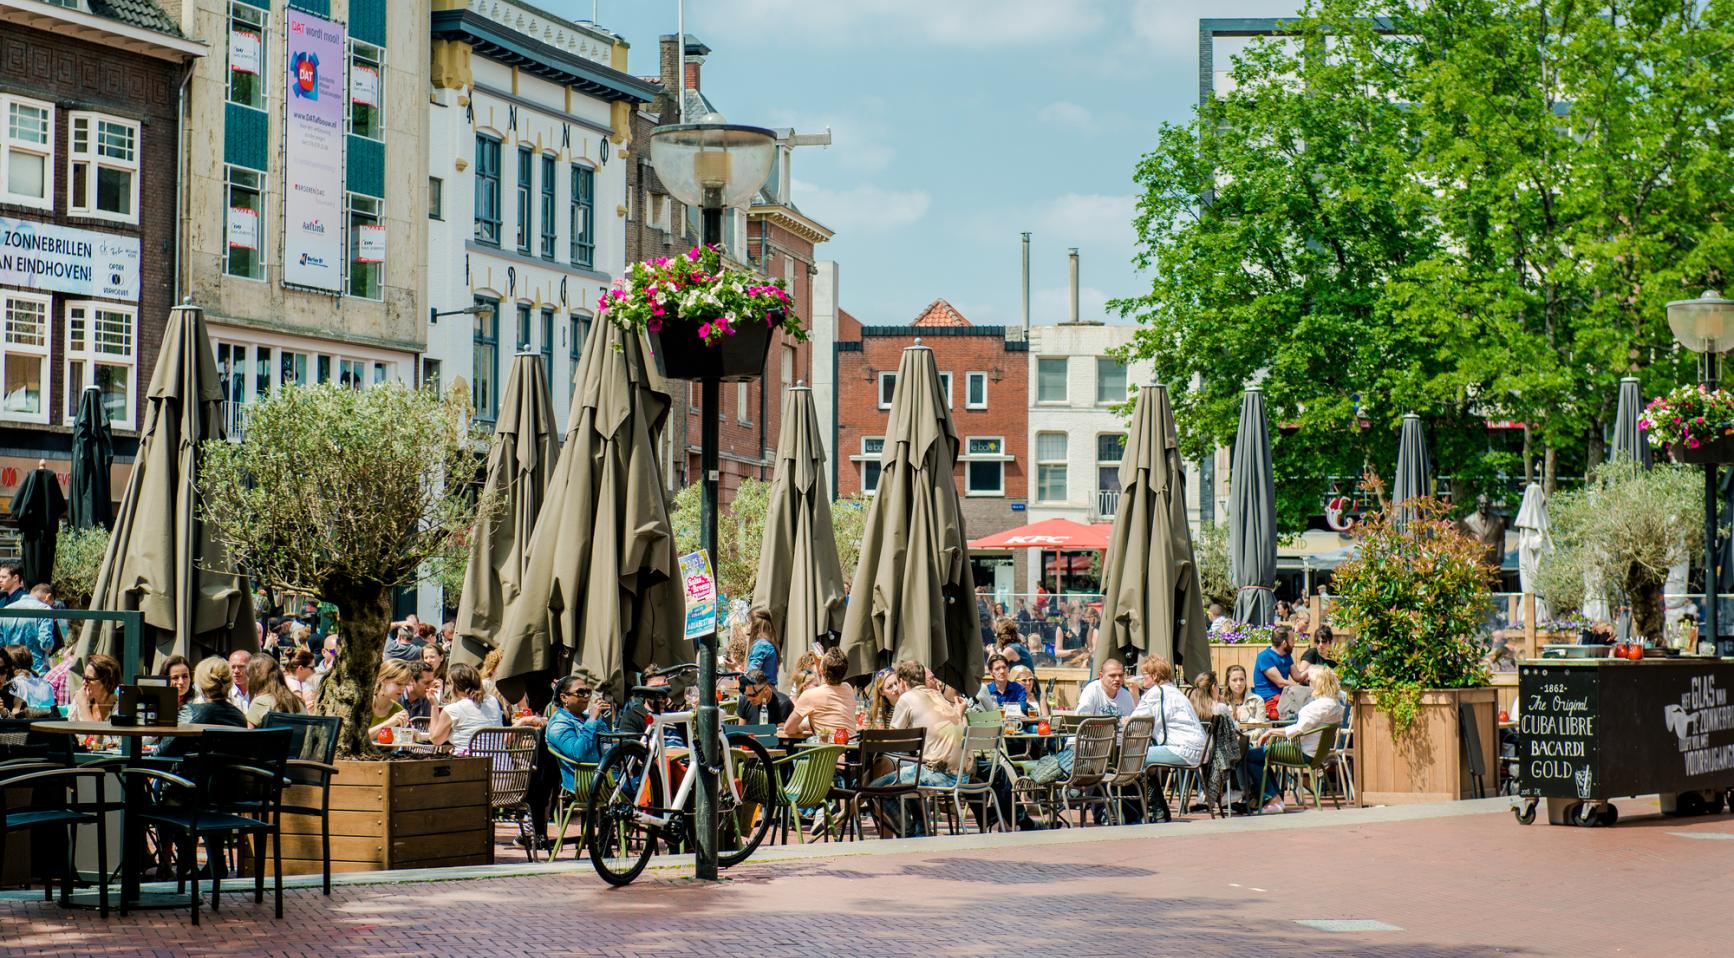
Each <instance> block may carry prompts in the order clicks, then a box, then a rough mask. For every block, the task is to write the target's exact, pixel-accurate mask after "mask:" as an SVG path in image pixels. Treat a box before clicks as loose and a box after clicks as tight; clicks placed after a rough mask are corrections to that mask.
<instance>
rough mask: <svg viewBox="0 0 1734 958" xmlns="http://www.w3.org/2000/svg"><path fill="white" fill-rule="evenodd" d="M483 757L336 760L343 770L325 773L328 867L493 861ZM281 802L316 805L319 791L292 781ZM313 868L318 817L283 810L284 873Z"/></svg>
mask: <svg viewBox="0 0 1734 958" xmlns="http://www.w3.org/2000/svg"><path fill="white" fill-rule="evenodd" d="M488 761H489V760H488V759H485V758H455V757H450V758H440V759H421V760H401V761H374V762H361V761H339V762H338V763H337V766H338V768H340V769H342V771H341V772H340V773H339V774H338V775H336V776H334V777H333V778H332V779H331V870H332V871H333V872H361V871H381V870H386V869H398V868H434V867H443V866H448V865H488V864H492V863H493V860H494V827H493V824H492V822H491V821H490V819H489V814H488V789H489V787H490V786H489V781H488ZM283 801H284V803H285V804H289V803H294V804H297V805H312V806H317V805H318V804H319V793H318V792H317V791H316V790H314V789H311V788H307V787H305V786H297V787H295V788H293V789H290V790H289V791H287V792H285V793H284V795H283ZM319 870H320V857H319V820H318V819H317V818H313V817H310V816H306V815H285V816H283V871H284V872H285V873H287V874H291V875H306V874H318V873H319Z"/></svg>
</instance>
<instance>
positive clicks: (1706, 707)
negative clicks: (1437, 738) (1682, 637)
mask: <svg viewBox="0 0 1734 958" xmlns="http://www.w3.org/2000/svg"><path fill="white" fill-rule="evenodd" d="M1731 693H1734V663H1722V662H1717V661H1705V660H1696V659H1663V660H1647V661H1644V662H1625V661H1620V660H1615V659H1600V660H1572V661H1564V660H1562V661H1560V662H1557V663H1555V662H1549V663H1547V664H1544V665H1543V664H1537V665H1524V666H1522V667H1521V668H1520V670H1519V676H1518V700H1517V711H1518V757H1519V760H1520V761H1519V765H1518V794H1519V795H1522V796H1524V797H1529V798H1562V799H1578V800H1591V799H1602V800H1605V799H1608V798H1615V797H1621V796H1628V795H1644V794H1649V793H1651V792H1662V793H1674V792H1684V791H1689V790H1697V789H1724V788H1729V787H1734V701H1731V699H1730V695H1731Z"/></svg>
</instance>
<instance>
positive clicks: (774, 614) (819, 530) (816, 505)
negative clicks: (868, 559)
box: [753, 386, 843, 681]
mask: <svg viewBox="0 0 1734 958" xmlns="http://www.w3.org/2000/svg"><path fill="white" fill-rule="evenodd" d="M753 607H754V608H755V609H765V610H768V611H769V612H770V613H771V621H772V622H773V623H774V624H775V625H776V627H777V636H778V638H779V639H780V640H781V641H782V649H781V650H780V653H779V655H778V660H779V662H780V663H781V666H782V671H783V672H784V673H785V674H787V673H788V671H789V669H790V668H792V667H793V665H794V662H795V660H796V659H798V658H800V656H801V653H803V652H805V651H807V650H808V649H810V648H812V645H813V640H814V639H815V638H817V637H818V636H821V635H824V634H826V633H828V632H837V631H840V630H841V629H842V627H843V567H842V563H840V562H839V561H838V560H837V539H836V534H835V531H834V530H833V529H832V526H831V497H830V495H829V494H828V493H827V491H826V489H825V447H824V443H823V436H822V435H821V434H820V432H819V415H818V410H817V409H816V408H815V407H814V405H813V391H812V390H811V389H808V388H807V387H805V386H797V387H795V388H794V389H791V390H789V391H788V394H787V395H785V396H784V397H783V431H782V436H781V437H780V438H779V439H778V440H777V473H776V479H775V480H774V481H773V482H772V484H771V505H770V510H769V512H768V513H767V514H766V516H765V540H764V547H763V548H762V549H761V550H760V552H759V576H758V583H757V585H755V586H754V588H753ZM771 679H772V680H773V681H776V680H777V679H778V676H775V675H773V676H771Z"/></svg>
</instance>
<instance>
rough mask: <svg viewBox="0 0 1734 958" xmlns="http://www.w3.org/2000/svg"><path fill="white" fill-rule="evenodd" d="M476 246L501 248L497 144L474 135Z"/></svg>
mask: <svg viewBox="0 0 1734 958" xmlns="http://www.w3.org/2000/svg"><path fill="white" fill-rule="evenodd" d="M476 242H478V243H486V244H488V245H489V246H498V245H500V141H499V140H496V139H494V138H493V137H491V136H487V135H486V134H481V133H478V134H476Z"/></svg>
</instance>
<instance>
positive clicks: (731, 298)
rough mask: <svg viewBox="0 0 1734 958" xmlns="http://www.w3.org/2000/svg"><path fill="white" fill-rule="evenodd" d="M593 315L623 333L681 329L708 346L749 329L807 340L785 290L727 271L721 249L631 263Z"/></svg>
mask: <svg viewBox="0 0 1734 958" xmlns="http://www.w3.org/2000/svg"><path fill="white" fill-rule="evenodd" d="M596 311H597V313H598V314H600V315H601V316H603V317H604V318H606V319H607V320H608V321H609V322H611V323H613V324H614V325H616V326H619V327H621V328H622V329H627V330H642V331H644V332H649V333H659V334H666V332H665V330H666V331H672V329H668V327H671V326H672V325H673V324H681V325H685V326H688V327H690V328H691V330H692V332H693V334H694V335H696V336H698V338H699V339H702V340H704V342H705V345H707V346H714V345H716V344H717V343H719V342H721V341H722V340H723V339H725V338H726V337H729V336H732V335H734V334H735V333H736V332H737V331H738V330H739V329H741V328H742V327H744V326H745V325H747V324H749V323H763V324H765V325H766V326H773V327H778V328H780V329H782V330H783V331H784V332H786V333H788V334H789V335H791V336H793V337H795V339H797V340H805V339H806V338H807V330H806V328H805V327H804V326H802V325H801V319H800V317H799V316H797V315H796V314H795V301H794V299H793V298H792V297H791V296H790V295H789V291H788V288H787V286H786V284H785V283H784V282H783V281H782V280H781V279H768V280H767V279H763V278H761V277H759V276H756V275H754V274H752V273H750V272H748V271H746V270H741V269H729V268H727V267H725V266H724V265H723V259H722V247H720V246H702V247H701V246H695V247H693V248H692V250H691V251H690V252H686V253H682V254H681V255H679V256H675V257H673V258H670V257H667V256H659V257H657V258H656V259H653V260H648V261H646V262H642V263H633V264H632V265H631V266H628V267H627V268H626V275H625V276H624V277H622V278H620V279H617V280H615V281H614V283H613V284H612V285H611V286H610V287H609V288H608V289H606V290H604V291H603V293H602V297H601V298H600V299H598V300H597V301H596Z"/></svg>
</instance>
